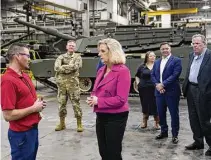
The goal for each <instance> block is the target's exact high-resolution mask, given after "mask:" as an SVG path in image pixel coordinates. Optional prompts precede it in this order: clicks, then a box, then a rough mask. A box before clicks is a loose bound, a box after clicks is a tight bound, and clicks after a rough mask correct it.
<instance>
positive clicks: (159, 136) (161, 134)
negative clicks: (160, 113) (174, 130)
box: [155, 132, 168, 139]
mask: <svg viewBox="0 0 211 160" xmlns="http://www.w3.org/2000/svg"><path fill="white" fill-rule="evenodd" d="M167 137H168V133H167V132H161V133H160V134H159V135H157V136H156V137H155V139H163V138H167Z"/></svg>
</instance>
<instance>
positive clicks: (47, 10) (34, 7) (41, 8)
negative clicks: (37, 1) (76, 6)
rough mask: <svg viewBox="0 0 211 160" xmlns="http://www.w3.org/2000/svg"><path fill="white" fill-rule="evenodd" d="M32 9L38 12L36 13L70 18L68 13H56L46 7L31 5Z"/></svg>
mask: <svg viewBox="0 0 211 160" xmlns="http://www.w3.org/2000/svg"><path fill="white" fill-rule="evenodd" d="M32 8H33V9H35V10H38V11H44V12H48V13H53V14H58V15H62V16H67V17H70V16H71V14H70V13H64V12H59V11H56V10H52V9H49V8H47V7H40V6H37V5H32Z"/></svg>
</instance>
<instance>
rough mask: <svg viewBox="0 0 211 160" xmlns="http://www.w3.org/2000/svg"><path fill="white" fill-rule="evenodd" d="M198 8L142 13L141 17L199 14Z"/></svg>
mask: <svg viewBox="0 0 211 160" xmlns="http://www.w3.org/2000/svg"><path fill="white" fill-rule="evenodd" d="M197 12H198V8H188V9H174V10H165V11H153V12H152V11H150V12H141V15H144V14H146V15H148V16H158V15H162V14H192V13H197Z"/></svg>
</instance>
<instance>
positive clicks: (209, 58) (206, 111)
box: [182, 49, 211, 135]
mask: <svg viewBox="0 0 211 160" xmlns="http://www.w3.org/2000/svg"><path fill="white" fill-rule="evenodd" d="M193 58H194V53H191V54H190V55H189V65H188V68H187V73H186V77H185V80H184V83H183V87H182V90H183V94H184V96H186V95H187V90H188V84H189V83H188V82H189V80H188V77H189V73H190V67H191V64H192V61H193ZM197 80H198V85H199V96H200V97H199V105H200V117H201V119H200V121H201V123H202V124H203V126H206V127H205V128H206V130H207V134H208V135H210V134H211V123H210V118H211V51H210V50H209V49H207V50H206V52H205V55H204V58H203V61H202V63H201V66H200V69H199V74H198V77H197Z"/></svg>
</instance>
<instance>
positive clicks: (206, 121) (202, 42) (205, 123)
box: [182, 34, 211, 156]
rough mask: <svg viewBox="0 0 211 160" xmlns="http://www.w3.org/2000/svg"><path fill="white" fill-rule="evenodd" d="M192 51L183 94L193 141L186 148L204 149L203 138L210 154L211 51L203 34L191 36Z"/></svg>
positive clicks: (206, 153)
mask: <svg viewBox="0 0 211 160" xmlns="http://www.w3.org/2000/svg"><path fill="white" fill-rule="evenodd" d="M192 46H193V53H191V54H190V56H189V58H190V60H189V65H188V69H187V74H186V77H185V80H184V83H183V87H182V89H183V94H184V96H185V97H187V102H188V112H189V121H190V126H191V130H192V132H193V139H194V142H193V143H192V144H190V145H188V146H186V147H185V148H186V149H187V150H199V149H204V138H205V140H206V142H207V144H208V146H209V148H208V150H207V151H206V152H205V155H206V156H211V76H210V74H211V51H210V50H209V49H207V41H206V38H205V36H203V35H200V34H197V35H194V36H193V37H192Z"/></svg>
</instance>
